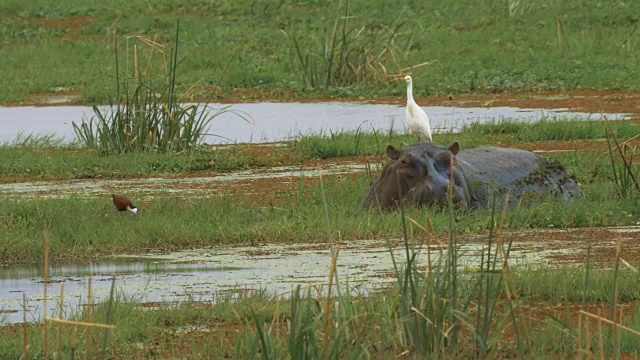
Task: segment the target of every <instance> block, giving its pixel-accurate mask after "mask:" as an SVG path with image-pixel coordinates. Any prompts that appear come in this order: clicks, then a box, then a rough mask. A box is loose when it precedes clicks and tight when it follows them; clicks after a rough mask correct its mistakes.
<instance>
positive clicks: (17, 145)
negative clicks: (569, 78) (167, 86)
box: [0, 118, 638, 182]
mask: <svg viewBox="0 0 640 360" xmlns="http://www.w3.org/2000/svg"><path fill="white" fill-rule="evenodd" d="M239 121H240V120H239ZM608 126H609V127H610V128H611V131H612V133H613V134H615V135H616V136H617V137H618V138H621V139H628V138H630V137H632V136H635V135H636V134H637V133H638V126H637V125H636V124H633V123H628V122H610V123H609V125H608ZM605 129H606V124H605V123H604V122H602V121H592V122H591V121H590V122H585V121H580V120H573V119H554V118H552V119H546V120H543V121H541V122H540V123H531V124H527V123H519V122H513V121H509V120H508V119H506V120H504V121H502V122H500V123H489V124H474V125H470V126H468V127H465V128H464V129H462V132H460V133H444V134H436V135H434V141H435V142H436V143H439V144H449V143H451V142H453V141H458V142H459V143H460V144H461V146H462V149H465V148H472V147H476V146H480V145H487V144H492V145H495V144H500V143H504V142H521V141H547V140H549V141H551V140H591V141H603V142H605V141H606V138H607V133H606V130H605ZM365 130H367V129H362V131H360V130H359V131H353V132H338V133H329V134H318V135H312V136H304V137H302V138H301V139H300V140H299V141H297V142H295V143H291V144H288V146H282V147H270V148H269V149H268V151H266V152H264V153H261V154H258V153H257V152H256V151H252V150H251V147H250V146H242V145H229V146H225V147H210V146H197V147H195V148H193V149H191V150H189V151H181V152H177V153H172V154H162V153H155V152H149V153H129V154H116V155H104V154H103V153H102V152H100V151H97V150H92V149H87V148H84V147H76V146H71V145H64V144H62V145H60V141H59V139H57V140H56V139H55V138H51V136H33V135H29V136H24V135H23V136H21V137H19V139H17V140H15V141H14V142H13V143H10V144H4V145H2V146H0V158H3V159H5V161H3V162H0V182H13V181H19V180H28V179H40V180H67V179H83V178H103V179H120V178H131V177H141V176H149V175H158V174H172V173H186V172H196V171H208V170H230V169H243V168H256V167H266V166H277V165H283V161H285V162H289V163H292V164H295V163H299V162H301V161H304V160H307V159H315V158H332V157H345V156H363V155H367V156H368V155H375V156H381V157H386V155H385V148H386V146H387V144H393V145H394V146H401V145H404V144H412V143H414V142H415V141H416V139H415V136H412V135H408V134H399V133H397V132H396V131H388V132H382V131H373V132H365ZM604 154H606V151H605V150H602V151H596V152H590V151H581V152H580V154H577V153H571V154H550V155H548V156H552V157H554V158H557V159H558V160H560V161H561V162H562V163H563V164H565V165H566V166H568V167H569V168H570V170H571V172H572V173H575V174H576V175H578V177H579V179H580V180H581V181H588V180H589V179H590V177H591V176H592V174H591V172H592V171H596V172H599V173H601V172H604V173H610V161H609V160H608V158H607V157H601V156H600V155H604ZM581 158H585V161H584V162H583V161H582V160H580V159H581ZM596 159H597V160H598V161H595V160H596ZM594 163H595V167H594ZM609 175H610V174H609Z"/></svg>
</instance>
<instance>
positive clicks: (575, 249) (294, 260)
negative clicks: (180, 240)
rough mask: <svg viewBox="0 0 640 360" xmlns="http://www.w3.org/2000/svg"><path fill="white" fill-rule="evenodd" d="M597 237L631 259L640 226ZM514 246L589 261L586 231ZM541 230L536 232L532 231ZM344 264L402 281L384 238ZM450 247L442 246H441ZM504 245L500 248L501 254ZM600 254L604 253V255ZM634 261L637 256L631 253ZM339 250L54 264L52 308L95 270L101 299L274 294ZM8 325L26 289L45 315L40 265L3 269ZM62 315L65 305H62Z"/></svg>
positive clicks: (552, 258) (476, 243)
mask: <svg viewBox="0 0 640 360" xmlns="http://www.w3.org/2000/svg"><path fill="white" fill-rule="evenodd" d="M599 231H601V233H599V234H598V235H597V236H599V240H598V242H596V243H593V244H592V246H593V254H594V255H593V256H594V259H595V257H596V255H598V254H604V253H614V251H613V250H614V249H615V246H616V240H617V239H618V238H619V239H621V240H623V242H624V245H623V250H624V254H625V258H626V257H627V256H631V255H630V254H631V253H632V252H637V251H638V248H640V227H628V228H610V229H601V230H599ZM517 234H524V236H525V237H522V238H518V237H517V236H516V237H515V240H514V242H513V246H512V248H511V251H510V256H509V264H510V266H511V267H517V266H533V267H535V266H547V267H549V266H552V267H553V266H560V265H566V264H575V263H579V264H582V263H581V262H580V261H581V260H580V256H582V257H584V256H585V254H586V251H587V247H588V246H587V241H586V240H587V239H588V238H589V237H590V236H592V235H593V234H590V233H589V232H588V231H586V230H542V231H541V230H536V231H527V232H518V233H517ZM532 236H533V237H532ZM338 248H339V256H338V260H337V271H338V276H339V280H340V282H341V284H342V285H344V284H345V282H346V280H347V279H348V281H349V286H350V287H351V288H352V289H353V290H354V291H359V292H361V293H366V292H368V291H375V290H376V289H380V288H384V287H387V286H389V285H391V284H392V283H393V282H394V281H396V280H395V278H394V275H393V274H394V272H393V264H392V261H391V256H390V255H389V254H390V253H389V251H388V247H387V243H386V242H384V241H381V240H358V241H350V242H341V243H338ZM393 249H394V251H393V252H394V256H395V258H396V261H398V263H399V264H403V263H405V261H404V258H405V251H404V248H403V246H402V242H401V241H394V244H393ZM429 249H430V256H431V257H430V259H431V260H430V262H429V260H428V256H429V255H428V254H429V253H428V252H427V251H426V248H424V247H423V248H422V249H421V250H420V252H419V254H418V256H417V257H416V259H417V263H418V266H419V268H421V269H424V268H425V266H426V265H427V264H428V263H431V264H432V267H437V266H438V257H439V256H442V255H440V254H445V252H444V251H445V250H444V249H446V245H444V244H442V245H438V244H435V245H432V246H431V247H430V248H429ZM481 249H485V250H486V246H484V247H483V245H482V244H481V242H480V240H479V237H475V238H467V239H463V241H462V245H461V247H460V250H459V257H458V266H459V268H460V269H461V270H462V271H463V273H469V272H470V273H473V272H476V271H477V270H478V267H479V266H480V254H481ZM441 250H442V251H443V252H442V253H441V252H440V251H441ZM495 252H496V248H495V247H494V248H493V249H492V254H495ZM596 260H597V259H596ZM626 260H629V261H632V260H635V259H630V258H626ZM330 264H331V255H330V251H329V246H328V245H327V244H269V245H257V246H236V247H231V246H219V247H213V248H208V249H195V250H187V251H180V252H174V253H167V254H159V253H150V254H142V255H122V256H114V257H105V258H104V259H102V261H101V262H98V263H92V264H82V265H55V264H53V265H52V266H50V270H49V273H50V285H49V286H48V296H47V299H48V300H47V301H48V304H47V309H48V310H47V311H48V313H49V314H51V312H52V311H54V310H56V308H57V304H58V302H59V293H60V284H61V283H64V284H65V285H64V286H65V295H64V299H65V301H64V305H65V306H64V309H65V315H64V316H65V317H68V316H70V314H71V313H72V312H74V311H78V309H79V305H80V304H83V303H85V301H86V298H87V288H88V276H89V275H91V276H92V297H93V298H94V299H97V300H96V302H99V301H102V300H104V299H105V298H107V297H108V294H109V290H110V286H111V279H112V277H113V276H114V275H115V276H116V289H117V291H118V292H119V293H121V294H123V295H126V296H127V297H129V298H131V297H135V299H136V300H137V301H139V302H153V303H155V302H180V301H188V300H195V301H204V302H213V301H214V300H215V294H220V293H222V292H227V291H242V292H245V291H252V290H259V289H263V290H266V291H268V292H270V293H274V292H275V293H280V292H286V291H289V290H291V289H293V288H295V286H296V285H298V284H301V285H303V286H314V285H315V286H318V287H322V286H325V285H326V284H327V282H328V281H327V277H328V274H329V268H330ZM0 274H1V275H0V289H2V290H3V291H2V292H0V324H1V323H2V320H1V319H2V317H3V316H4V317H5V319H4V321H5V322H9V323H15V322H20V321H22V317H23V312H22V305H21V303H22V295H23V294H26V296H27V298H28V306H27V315H28V319H29V320H30V321H37V320H38V319H40V318H41V316H42V307H43V303H42V298H43V289H44V284H43V283H42V280H43V279H42V276H41V268H40V266H39V265H37V264H36V265H32V266H16V267H5V268H2V271H1V272H0ZM56 314H57V312H56Z"/></svg>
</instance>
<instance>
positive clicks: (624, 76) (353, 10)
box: [0, 0, 640, 103]
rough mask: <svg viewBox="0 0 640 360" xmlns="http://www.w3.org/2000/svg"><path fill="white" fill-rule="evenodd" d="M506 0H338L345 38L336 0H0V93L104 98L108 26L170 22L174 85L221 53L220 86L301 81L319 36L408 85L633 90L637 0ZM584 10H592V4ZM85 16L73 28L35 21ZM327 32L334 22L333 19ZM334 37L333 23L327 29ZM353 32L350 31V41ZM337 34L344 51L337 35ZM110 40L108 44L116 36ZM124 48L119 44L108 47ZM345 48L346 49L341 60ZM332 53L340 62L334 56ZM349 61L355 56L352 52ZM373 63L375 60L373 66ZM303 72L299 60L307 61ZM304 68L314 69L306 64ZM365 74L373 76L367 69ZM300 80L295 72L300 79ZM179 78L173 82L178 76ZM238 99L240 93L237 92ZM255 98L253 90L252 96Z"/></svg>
mask: <svg viewBox="0 0 640 360" xmlns="http://www.w3.org/2000/svg"><path fill="white" fill-rule="evenodd" d="M519 3H520V5H519V6H518V7H517V8H516V9H515V10H513V11H510V9H509V2H495V1H488V0H483V1H481V2H477V1H471V0H464V1H458V2H454V3H448V2H447V3H435V2H434V3H430V2H429V3H425V2H409V3H406V2H405V3H393V4H392V3H388V2H382V1H379V0H376V1H365V0H350V1H349V10H348V14H349V15H350V16H351V18H350V19H349V23H348V28H347V29H348V31H351V33H349V35H348V37H346V38H345V37H340V36H335V37H333V36H332V35H331V34H332V33H333V26H334V25H333V24H334V21H336V20H337V19H339V18H338V17H339V16H342V15H344V14H345V13H346V11H345V10H346V9H344V3H343V6H342V7H340V6H338V3H337V2H322V1H298V0H293V1H288V0H287V1H284V0H283V1H279V2H275V3H274V2H272V1H266V0H256V1H251V2H238V1H230V0H222V1H216V2H202V1H195V0H182V1H179V2H173V1H167V0H163V1H156V2H153V3H147V2H143V1H116V2H113V3H109V4H106V3H104V2H100V1H96V0H90V1H85V2H82V3H81V4H79V3H77V2H74V1H70V0H63V1H60V2H55V3H51V2H48V1H44V0H36V1H34V2H29V4H26V3H24V2H21V1H18V0H9V1H5V2H4V3H3V5H2V11H1V12H0V39H1V40H0V57H1V58H2V59H3V60H4V61H2V62H1V63H0V73H1V74H3V84H4V86H3V87H2V88H0V102H6V101H22V100H25V99H27V98H28V96H29V94H33V93H39V92H48V91H53V90H55V89H57V88H66V89H78V90H80V91H81V95H82V101H83V102H85V103H93V102H103V103H104V102H107V101H109V100H111V97H112V96H113V94H115V92H116V91H115V90H116V89H115V84H114V83H113V81H112V80H111V79H112V76H113V74H114V73H115V69H114V64H113V61H112V59H113V44H114V42H113V36H114V35H113V34H114V32H115V33H116V34H117V36H119V37H120V38H124V37H125V36H128V35H149V36H151V37H153V36H155V35H156V34H157V35H158V38H157V40H158V41H160V42H162V43H165V44H166V43H167V42H169V39H171V38H172V33H173V31H174V29H175V23H176V21H177V20H178V19H180V23H181V28H182V29H183V30H184V31H183V36H181V38H182V40H181V49H183V52H182V53H183V54H184V58H183V62H182V63H181V67H182V69H184V70H183V71H184V72H183V73H182V74H180V79H181V81H183V82H184V84H194V83H196V82H197V81H199V80H201V79H202V85H203V86H205V87H206V86H209V87H211V86H212V85H213V84H214V83H215V81H216V80H217V79H218V78H219V76H220V74H221V73H222V69H223V68H224V65H225V63H226V62H227V60H228V59H229V58H230V57H231V55H232V54H233V53H234V52H235V51H236V50H237V58H236V60H235V61H234V62H233V63H232V65H231V67H230V68H229V71H228V72H227V73H226V74H225V77H224V80H223V84H224V86H223V87H222V89H221V90H223V91H227V90H229V89H233V88H241V89H265V90H269V91H275V92H276V93H279V92H289V91H293V92H294V93H296V94H297V95H298V96H308V95H314V94H318V92H317V91H318V90H312V91H310V92H308V91H306V90H304V88H305V87H306V86H307V84H305V81H304V77H303V71H304V70H303V69H305V67H304V66H301V65H300V56H298V55H297V53H296V50H295V47H294V45H293V44H292V40H291V38H292V37H295V38H296V39H297V46H298V47H299V49H300V50H301V54H302V58H304V57H305V56H307V55H309V56H310V58H316V57H318V56H321V54H322V49H323V46H329V44H328V42H329V41H330V40H331V39H334V40H335V41H342V43H338V44H336V45H335V47H332V49H333V50H335V51H336V53H335V54H334V56H335V59H334V60H331V57H329V58H327V59H328V60H330V61H338V60H341V59H342V62H341V64H343V65H346V64H358V65H360V64H362V63H361V62H359V61H358V60H354V57H357V56H359V55H361V56H368V57H370V58H376V56H377V54H378V52H379V51H382V50H384V49H392V50H393V54H394V56H395V58H396V60H397V66H396V65H395V63H396V61H391V60H383V61H381V63H382V64H384V65H385V66H386V67H387V71H388V72H393V71H396V70H397V67H398V66H399V67H407V66H411V65H415V64H419V63H423V62H426V61H433V62H434V63H433V65H431V66H427V67H422V68H418V69H416V70H414V81H415V92H416V95H418V96H420V95H427V94H448V93H469V92H486V93H490V92H504V91H536V90H544V89H575V88H596V89H605V88H630V89H634V88H637V84H638V83H640V73H639V72H638V70H637V68H638V59H637V56H635V55H634V54H635V51H636V50H637V47H638V43H639V39H638V36H640V34H639V33H638V32H636V31H635V26H636V25H637V20H638V19H637V18H636V17H635V15H633V14H636V13H638V12H639V11H640V4H638V3H637V2H618V3H615V4H613V5H611V6H606V7H604V5H603V4H602V3H601V2H600V1H597V0H579V1H574V2H570V3H565V2H558V1H553V0H542V1H536V2H532V1H521V2H519ZM594 9H597V10H598V11H594ZM74 16H75V17H77V16H91V17H93V21H92V22H90V23H88V24H85V25H84V26H81V27H78V28H74V27H72V26H71V25H65V24H64V23H62V24H61V25H56V24H48V25H47V24H46V23H44V21H47V20H58V19H63V18H66V17H74ZM339 24H340V26H339V27H338V30H339V31H342V29H343V28H344V26H343V24H342V23H341V22H339ZM338 35H340V32H338ZM354 38H356V40H354ZM343 39H346V40H347V45H346V46H347V47H346V48H345V47H343V45H342V44H344V43H345V42H344V41H343ZM121 43H122V42H121ZM122 46H124V45H122ZM346 55H348V56H353V57H347V56H346ZM345 59H346V60H345ZM356 59H357V58H356ZM372 64H373V65H375V64H376V63H375V62H373V63H372ZM307 68H308V67H307ZM314 71H317V72H318V74H322V66H320V65H318V66H317V69H316V70H314ZM374 72H375V73H377V74H379V75H380V73H382V70H381V68H380V67H379V66H376V69H375V70H374ZM307 78H308V76H307ZM330 85H331V86H330V87H329V88H328V89H327V90H326V91H321V93H324V94H329V95H332V96H343V97H349V96H367V97H375V96H380V95H392V96H402V95H403V94H404V86H402V85H400V84H397V83H389V82H386V81H380V80H376V79H375V77H374V78H373V79H372V78H371V77H365V78H364V79H363V80H362V81H357V82H349V83H347V84H343V83H340V82H338V83H335V84H330ZM185 86H186V85H185ZM248 96H250V97H251V96H252V95H248ZM256 96H258V97H259V96H260V95H256Z"/></svg>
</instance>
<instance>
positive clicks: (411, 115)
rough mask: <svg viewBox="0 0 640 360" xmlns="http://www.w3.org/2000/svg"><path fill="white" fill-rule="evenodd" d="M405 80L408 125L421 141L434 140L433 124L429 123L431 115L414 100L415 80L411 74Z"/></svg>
mask: <svg viewBox="0 0 640 360" xmlns="http://www.w3.org/2000/svg"><path fill="white" fill-rule="evenodd" d="M404 81H406V82H407V111H406V125H407V127H408V128H409V130H411V132H413V133H414V134H416V135H417V136H418V138H419V139H420V141H429V142H431V141H433V140H432V138H431V125H430V124H429V117H428V116H427V114H426V113H425V112H424V110H422V109H421V108H420V106H418V104H416V101H415V100H413V80H412V79H411V76H409V75H407V76H405V77H404Z"/></svg>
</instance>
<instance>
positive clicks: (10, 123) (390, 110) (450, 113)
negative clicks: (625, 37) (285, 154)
mask: <svg viewBox="0 0 640 360" xmlns="http://www.w3.org/2000/svg"><path fill="white" fill-rule="evenodd" d="M223 106H224V105H222V104H212V105H211V107H212V108H213V109H214V110H215V109H219V108H221V107H223ZM103 108H104V109H105V110H106V109H107V108H106V107H103ZM423 108H424V110H425V111H426V112H427V114H428V115H429V117H430V119H431V126H432V128H433V129H434V131H449V130H451V131H455V130H457V129H459V128H460V127H461V126H462V125H464V124H468V123H471V122H488V121H499V120H501V119H507V118H508V119H512V120H515V121H537V120H540V119H542V118H544V117H563V118H566V117H569V118H580V119H585V120H588V119H591V120H594V119H600V118H601V116H602V115H600V114H587V113H571V112H564V109H551V110H549V109H520V108H516V107H482V108H461V107H458V108H456V107H442V106H431V107H426V106H425V107H423ZM231 109H235V110H239V111H244V112H245V113H247V114H249V115H250V116H251V117H252V119H253V123H247V122H245V121H243V120H241V119H240V118H238V117H237V116H235V115H233V114H231V113H225V114H222V115H220V116H219V117H216V118H215V120H214V121H213V122H212V127H211V130H210V132H211V133H212V134H215V135H218V136H207V137H206V138H205V141H206V142H208V143H211V144H214V143H215V144H218V143H233V142H253V143H258V142H271V141H281V140H290V139H295V138H297V137H298V136H300V134H308V133H318V132H322V131H324V132H328V131H329V130H331V131H334V132H335V131H341V130H356V129H358V128H360V129H362V130H364V131H371V130H372V129H378V130H385V131H386V130H389V129H391V128H393V129H403V127H404V125H403V121H404V116H405V115H404V112H405V110H404V107H403V106H395V105H378V104H376V105H372V104H350V103H309V104H307V103H267V102H265V103H252V104H234V105H233V106H232V107H231ZM604 115H606V116H607V118H608V119H610V120H612V119H622V118H624V114H604ZM91 116H93V110H92V109H91V107H88V106H49V107H46V106H45V107H30V106H26V107H0V124H2V126H1V127H0V142H6V141H11V140H12V139H14V138H15V137H16V135H17V134H18V132H20V131H23V132H26V133H31V132H34V133H41V134H49V133H53V134H56V135H58V136H62V137H64V138H66V139H68V140H73V139H74V133H73V129H72V126H71V123H72V122H76V123H80V122H81V121H82V119H88V118H90V117H91Z"/></svg>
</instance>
